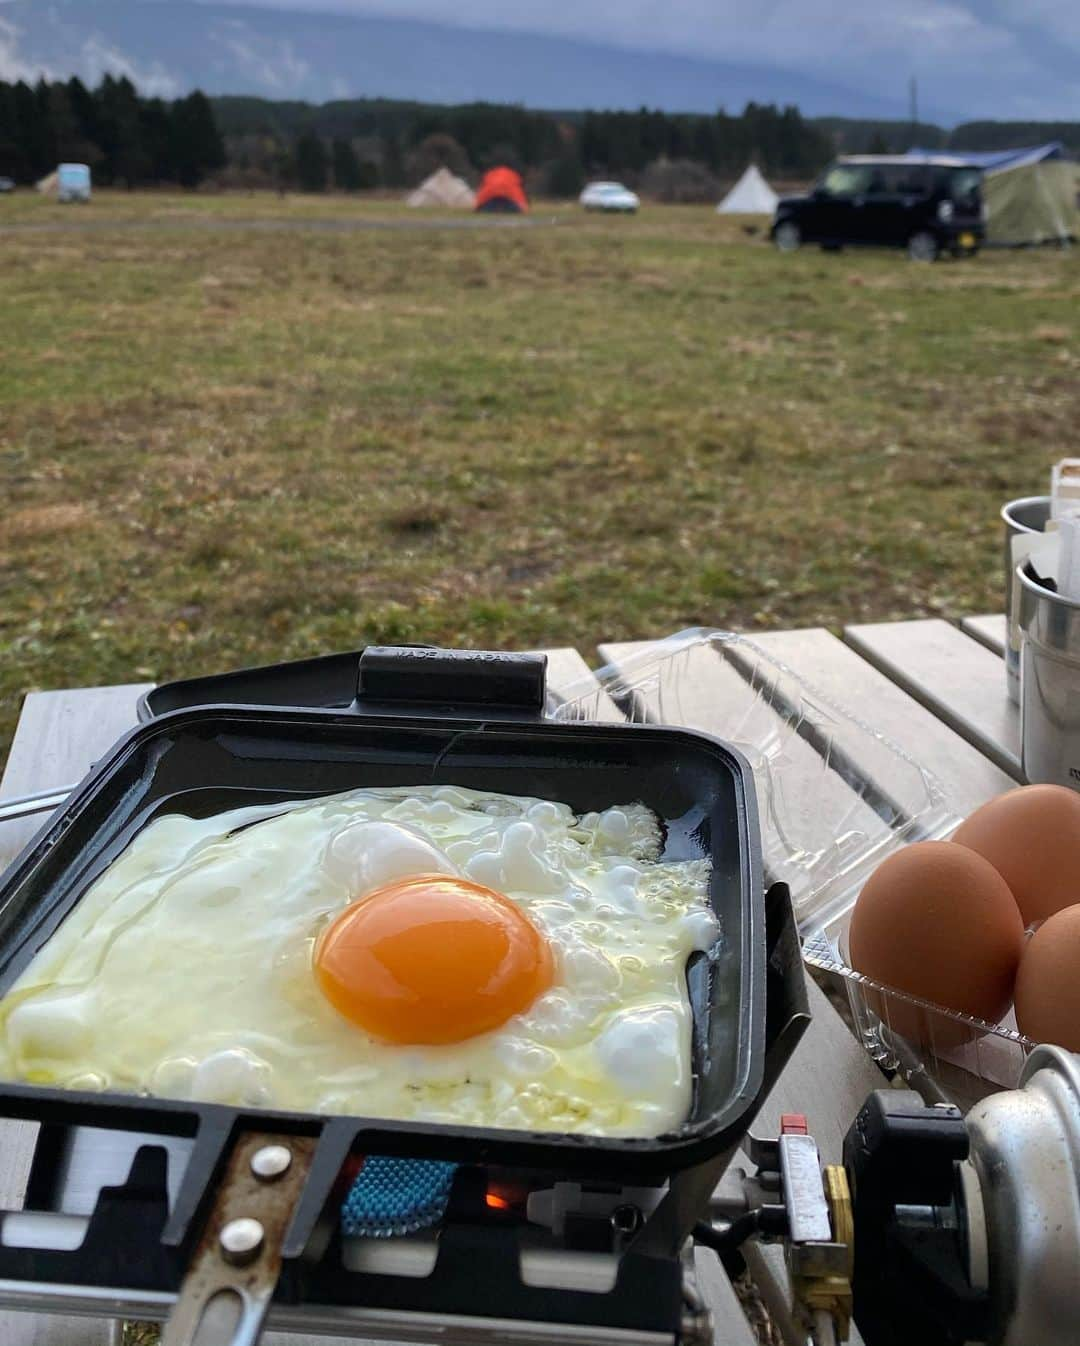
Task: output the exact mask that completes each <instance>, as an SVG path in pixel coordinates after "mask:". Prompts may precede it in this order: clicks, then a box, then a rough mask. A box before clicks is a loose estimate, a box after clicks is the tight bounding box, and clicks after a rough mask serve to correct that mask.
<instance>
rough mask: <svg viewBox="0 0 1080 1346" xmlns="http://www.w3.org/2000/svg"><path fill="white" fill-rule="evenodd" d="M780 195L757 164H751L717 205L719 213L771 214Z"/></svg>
mask: <svg viewBox="0 0 1080 1346" xmlns="http://www.w3.org/2000/svg"><path fill="white" fill-rule="evenodd" d="M779 199H780V198H779V197H778V196H777V195H776V193H775V192H774V191H773V189H772V188H771V187H770V186H769V184H768V183H767V182H766V181H765V179H764V178H763V177H762V176H761V170H760V169H759V168H758V166H757V164H751V165H750V167H749V168H748V169H747V170H746V172H745V173H744V174H743V175H742V177H741V178H740V179H739V180H738V182H737V183H736V184H735V186H734V187H732V189H731V191H730V192H728V194H727V196H725V197H724V199H723V200H722V201H721V202H720V204H719V205H718V206H717V207H716V213H717V214H718V215H771V214H772V213H773V211H774V210H775V209H776V203H777V201H779Z"/></svg>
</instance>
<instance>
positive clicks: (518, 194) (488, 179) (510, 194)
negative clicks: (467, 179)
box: [476, 164, 529, 214]
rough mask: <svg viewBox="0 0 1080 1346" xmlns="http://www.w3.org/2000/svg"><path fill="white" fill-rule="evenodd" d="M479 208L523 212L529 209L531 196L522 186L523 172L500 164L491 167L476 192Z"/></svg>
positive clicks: (515, 212)
mask: <svg viewBox="0 0 1080 1346" xmlns="http://www.w3.org/2000/svg"><path fill="white" fill-rule="evenodd" d="M476 209H477V210H501V211H507V212H510V213H514V214H517V213H521V212H524V211H526V210H528V209H529V198H528V197H527V196H526V195H525V188H524V187H523V186H522V182H521V174H520V173H515V172H514V170H513V169H512V168H507V167H506V166H505V164H500V166H499V167H498V168H492V169H489V170H488V172H486V173H485V174H484V180H483V181H482V182H481V183H480V190H479V191H478V192H477V193H476Z"/></svg>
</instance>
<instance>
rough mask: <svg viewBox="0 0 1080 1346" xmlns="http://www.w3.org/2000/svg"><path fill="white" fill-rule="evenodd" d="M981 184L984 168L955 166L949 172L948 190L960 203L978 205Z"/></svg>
mask: <svg viewBox="0 0 1080 1346" xmlns="http://www.w3.org/2000/svg"><path fill="white" fill-rule="evenodd" d="M981 186H982V170H981V169H979V168H954V169H952V171H951V172H950V173H949V181H948V185H947V191H948V194H949V196H950V197H951V198H952V199H953V200H954V201H955V202H956V203H957V204H958V205H978V203H979V188H980V187H981Z"/></svg>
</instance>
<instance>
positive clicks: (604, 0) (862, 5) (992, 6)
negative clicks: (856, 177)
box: [241, 0, 1080, 120]
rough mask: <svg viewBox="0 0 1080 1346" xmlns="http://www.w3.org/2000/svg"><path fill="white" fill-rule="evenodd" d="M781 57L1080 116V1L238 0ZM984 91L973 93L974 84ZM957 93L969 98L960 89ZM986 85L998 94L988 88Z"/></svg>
mask: <svg viewBox="0 0 1080 1346" xmlns="http://www.w3.org/2000/svg"><path fill="white" fill-rule="evenodd" d="M241 2H242V3H247V4H262V5H267V4H272V5H274V6H275V7H277V8H280V9H292V10H304V9H310V10H322V11H324V12H325V11H327V10H335V11H339V12H342V13H354V14H381V15H389V16H396V17H398V18H422V19H431V20H435V21H438V22H443V23H454V24H459V25H462V26H467V27H474V28H490V29H516V30H519V31H525V32H538V33H557V34H560V35H562V36H569V37H581V38H587V39H596V40H599V41H602V42H615V43H618V44H620V45H623V46H627V47H639V48H644V49H646V50H649V49H655V48H657V47H662V48H664V49H666V50H668V51H673V52H680V53H684V54H688V55H705V56H715V57H719V58H721V59H725V60H731V61H739V62H745V63H748V64H757V65H765V66H774V67H775V66H781V67H783V68H789V69H794V70H800V71H802V72H804V73H807V74H814V75H819V76H822V77H827V78H829V79H830V80H832V81H835V82H836V83H838V84H842V85H843V84H846V85H849V86H853V87H856V88H861V89H864V90H867V91H879V92H881V93H885V92H888V93H889V95H890V96H896V92H897V86H900V87H901V88H906V84H907V80H908V78H909V76H910V75H912V74H914V75H915V76H916V77H917V78H918V80H919V85H920V93H921V96H922V99H923V102H924V104H925V105H926V106H928V107H930V106H934V105H936V106H939V107H947V106H957V105H960V106H963V105H964V104H965V103H967V104H968V105H969V106H970V105H971V104H972V103H973V102H976V101H977V102H978V104H979V105H980V110H982V111H983V114H984V115H992V113H993V111H994V106H993V105H994V102H995V100H994V97H993V95H992V90H994V89H997V90H998V91H1000V96H1001V99H1002V107H1001V115H1002V116H1008V117H1024V116H1031V117H1060V118H1068V119H1070V120H1073V119H1077V120H1080V0H241ZM980 84H981V85H982V92H983V94H984V97H982V98H979V99H977V100H974V99H972V97H971V94H972V92H974V89H973V86H978V85H980ZM955 93H960V95H961V96H960V97H956V96H954V94H955ZM987 95H989V96H987Z"/></svg>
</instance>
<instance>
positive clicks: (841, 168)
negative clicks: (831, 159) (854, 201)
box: [819, 164, 870, 196]
mask: <svg viewBox="0 0 1080 1346" xmlns="http://www.w3.org/2000/svg"><path fill="white" fill-rule="evenodd" d="M869 185H870V167H869V165H868V164H833V166H832V168H830V169H829V171H828V172H827V173H826V174H825V176H824V177H823V178H822V179H821V182H820V184H819V190H820V191H822V192H824V193H825V195H826V196H865V195H866V189H867V187H868V186H869Z"/></svg>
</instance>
